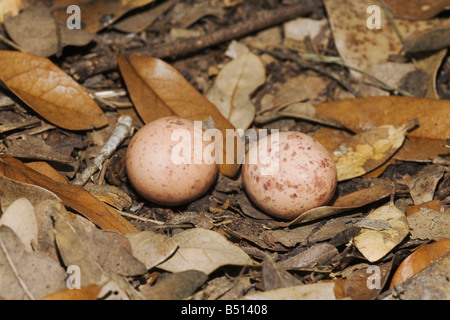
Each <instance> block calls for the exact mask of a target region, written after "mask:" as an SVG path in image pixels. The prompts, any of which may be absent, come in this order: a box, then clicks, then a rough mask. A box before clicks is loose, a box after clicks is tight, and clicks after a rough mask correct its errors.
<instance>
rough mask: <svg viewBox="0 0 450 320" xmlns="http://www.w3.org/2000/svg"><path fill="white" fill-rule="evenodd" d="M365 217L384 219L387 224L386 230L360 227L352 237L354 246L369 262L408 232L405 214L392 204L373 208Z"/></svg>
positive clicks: (377, 257) (383, 254) (390, 248)
mask: <svg viewBox="0 0 450 320" xmlns="http://www.w3.org/2000/svg"><path fill="white" fill-rule="evenodd" d="M367 218H368V219H380V220H385V221H387V222H388V224H389V229H388V230H372V229H365V228H362V230H361V232H360V233H359V234H358V235H357V236H356V237H355V238H354V240H355V244H356V247H357V248H358V250H359V251H360V252H361V253H362V254H363V255H364V257H366V259H367V260H369V261H370V262H374V261H377V260H379V259H381V258H383V257H384V256H385V255H386V254H387V253H388V252H389V251H391V250H392V249H393V248H394V247H395V246H397V245H398V244H399V243H400V242H401V241H402V240H403V239H404V238H405V237H406V236H407V235H408V233H409V228H408V223H407V221H406V217H405V215H404V214H403V212H401V211H400V210H399V209H397V207H395V205H393V204H388V205H385V206H382V207H379V208H377V209H375V210H374V211H372V212H371V213H369V215H368V216H367Z"/></svg>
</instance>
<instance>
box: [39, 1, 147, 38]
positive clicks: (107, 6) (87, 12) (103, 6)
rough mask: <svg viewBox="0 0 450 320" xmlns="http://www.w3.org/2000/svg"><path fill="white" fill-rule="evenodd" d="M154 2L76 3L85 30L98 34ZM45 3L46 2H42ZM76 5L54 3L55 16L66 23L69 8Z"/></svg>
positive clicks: (63, 2)
mask: <svg viewBox="0 0 450 320" xmlns="http://www.w3.org/2000/svg"><path fill="white" fill-rule="evenodd" d="M153 1H154V0H134V1H133V0H100V1H99V0H95V1H94V0H83V1H78V2H76V5H77V6H78V7H79V9H80V12H81V19H82V23H83V26H84V29H85V30H87V31H89V32H98V31H100V30H102V29H103V28H105V27H107V26H109V25H111V24H113V23H114V22H115V21H117V19H119V18H120V17H122V16H123V15H124V14H125V13H127V12H128V11H130V10H133V9H136V8H139V7H142V6H144V5H147V4H150V3H152V2H153ZM42 2H44V3H45V1H42ZM72 4H74V2H73V1H70V0H56V1H52V3H51V9H52V12H53V15H54V16H55V17H56V18H58V19H59V20H61V21H64V22H65V21H66V20H67V18H68V17H69V15H68V14H67V7H68V6H70V5H72Z"/></svg>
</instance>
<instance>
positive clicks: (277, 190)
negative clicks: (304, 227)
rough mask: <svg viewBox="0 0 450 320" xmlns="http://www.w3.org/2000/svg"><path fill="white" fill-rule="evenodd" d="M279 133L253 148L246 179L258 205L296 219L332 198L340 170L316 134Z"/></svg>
mask: <svg viewBox="0 0 450 320" xmlns="http://www.w3.org/2000/svg"><path fill="white" fill-rule="evenodd" d="M276 135H278V139H277V138H276ZM276 135H275V134H271V135H269V136H266V137H264V138H261V139H260V140H259V141H258V143H255V144H254V145H253V146H251V147H250V148H249V151H248V152H247V154H246V156H245V162H244V164H243V167H242V181H243V185H244V188H245V191H246V192H247V194H248V196H249V198H250V199H251V200H252V201H253V203H254V204H255V205H257V206H258V207H259V208H261V209H262V210H263V211H264V212H266V213H267V214H269V215H272V216H274V217H277V218H281V219H284V220H292V219H295V218H297V217H298V216H300V215H301V214H302V213H304V212H306V211H308V210H310V209H312V208H315V207H319V206H322V205H325V204H326V203H328V202H329V201H330V200H331V198H332V197H333V195H334V192H335V190H336V185H337V170H336V165H335V162H334V160H333V159H332V157H331V155H330V154H329V152H328V151H327V149H325V147H324V146H322V145H321V144H320V143H319V142H318V141H316V140H315V139H314V138H312V137H310V136H308V135H306V134H304V133H301V132H293V131H290V132H279V133H276ZM255 155H257V156H255Z"/></svg>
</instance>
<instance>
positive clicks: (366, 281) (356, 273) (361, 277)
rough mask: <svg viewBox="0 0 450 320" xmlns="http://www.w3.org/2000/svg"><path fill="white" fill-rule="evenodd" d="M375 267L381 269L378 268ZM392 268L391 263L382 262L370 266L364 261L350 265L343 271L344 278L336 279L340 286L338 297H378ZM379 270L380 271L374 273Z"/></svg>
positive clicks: (363, 298) (366, 298)
mask: <svg viewBox="0 0 450 320" xmlns="http://www.w3.org/2000/svg"><path fill="white" fill-rule="evenodd" d="M371 267H372V269H371ZM373 267H376V268H379V269H378V270H376V269H373ZM390 270H391V263H382V264H379V265H377V266H370V265H369V264H365V263H364V264H359V265H353V266H350V267H348V268H347V269H345V270H343V271H342V278H337V279H335V282H336V286H337V287H340V290H339V294H336V296H337V298H338V299H352V300H374V299H376V298H377V296H378V295H379V294H380V292H381V290H382V289H383V288H384V285H385V284H386V282H387V280H388V278H389V271H390ZM377 271H379V273H374V272H377ZM336 291H337V290H335V292H336Z"/></svg>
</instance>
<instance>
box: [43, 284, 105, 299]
mask: <svg viewBox="0 0 450 320" xmlns="http://www.w3.org/2000/svg"><path fill="white" fill-rule="evenodd" d="M101 289H102V287H100V286H99V285H97V284H91V285H88V286H85V287H81V288H79V289H75V290H74V289H65V290H61V291H58V292H54V293H51V294H49V295H47V296H45V297H44V298H42V300H97V298H98V295H99V293H100V290H101Z"/></svg>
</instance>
